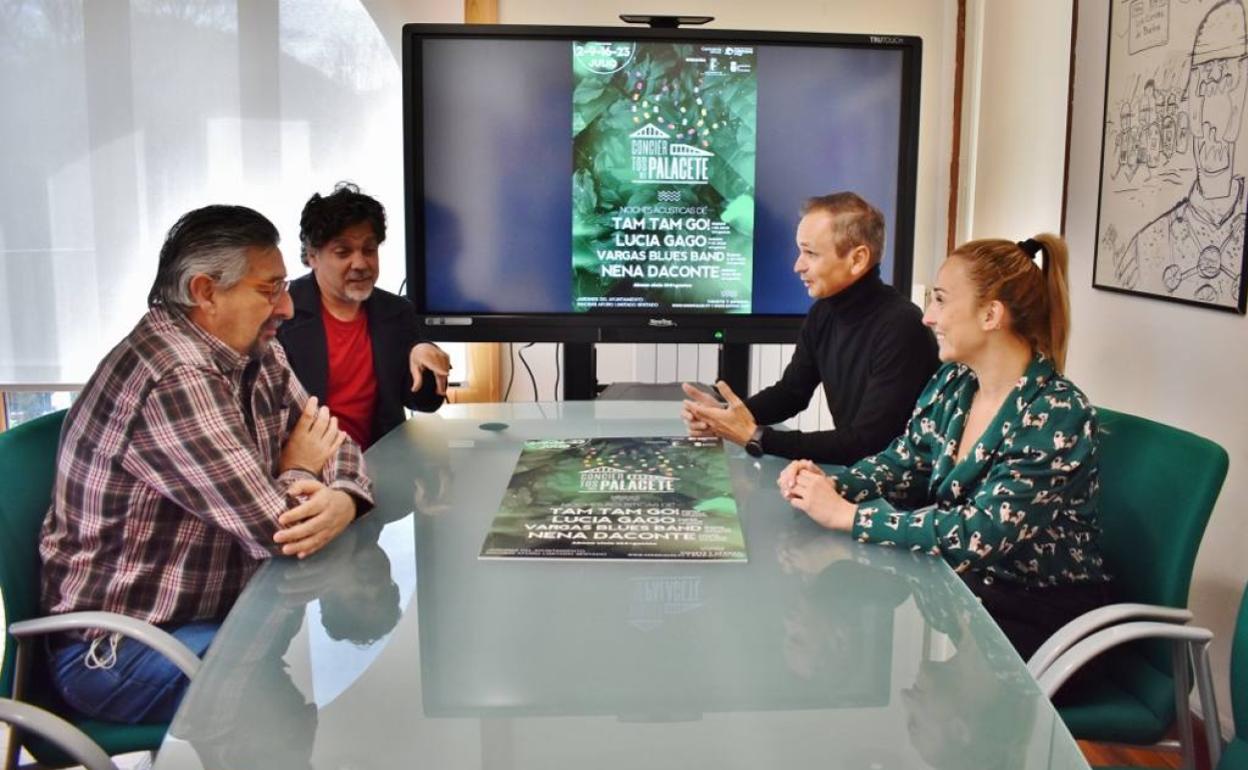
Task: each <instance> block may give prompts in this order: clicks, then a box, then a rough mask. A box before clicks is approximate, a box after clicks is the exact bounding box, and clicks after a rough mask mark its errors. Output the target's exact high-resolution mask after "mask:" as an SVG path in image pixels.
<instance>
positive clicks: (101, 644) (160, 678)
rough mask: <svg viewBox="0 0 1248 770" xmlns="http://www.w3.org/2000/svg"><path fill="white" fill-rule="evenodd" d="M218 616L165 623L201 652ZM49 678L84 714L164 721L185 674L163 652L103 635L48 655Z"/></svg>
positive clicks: (178, 700) (132, 720)
mask: <svg viewBox="0 0 1248 770" xmlns="http://www.w3.org/2000/svg"><path fill="white" fill-rule="evenodd" d="M220 628H221V624H220V622H217V621H198V622H195V623H187V624H186V625H183V626H173V627H170V626H165V627H164V629H165V630H166V631H168V632H169V633H171V634H173V636H174V637H175V638H176V639H177V640H178V641H180V642H182V643H183V644H185V645H186V646H187V647H189V648H190V649H191V652H193V653H195V654H196V655H199V656H200V657H203V654H204V652H205V651H206V650H207V649H208V645H209V644H211V643H212V639H213V637H215V636H216V634H217V630H218V629H220ZM50 663H51V667H52V681H53V683H54V684H55V685H56V689H57V691H58V692H59V693H60V695H61V697H62V698H64V699H65V702H66V703H68V704H69V705H70V706H72V707H74V708H75V709H77V710H78V711H80V712H82V713H83V714H85V715H87V716H89V717H92V718H94V719H102V720H105V721H107V722H125V723H128V724H135V723H138V722H168V721H171V720H172V719H173V713H174V712H175V711H177V709H178V704H179V703H181V702H182V696H183V695H184V694H185V693H186V688H187V685H189V684H190V680H189V679H187V678H186V675H185V674H183V673H182V672H181V671H180V670H179V669H178V667H177V666H175V665H173V663H171V662H170V661H169V659H168V658H166V657H165V656H164V655H161V654H160V653H159V652H156V651H155V650H153V649H152V648H151V647H148V646H147V645H145V644H143V643H142V642H137V641H135V640H133V639H127V638H124V637H122V638H120V639H117V640H116V646H115V647H114V637H105V638H103V639H99V640H97V641H96V642H95V649H94V651H93V650H92V643H91V642H82V641H76V642H72V643H70V644H67V645H65V646H63V647H60V648H59V649H57V650H55V651H54V652H53V654H52V656H51V661H50Z"/></svg>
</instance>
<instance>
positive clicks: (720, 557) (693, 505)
mask: <svg viewBox="0 0 1248 770" xmlns="http://www.w3.org/2000/svg"><path fill="white" fill-rule="evenodd" d="M480 557H481V558H483V559H503V558H525V559H613V560H631V559H651V560H655V559H657V560H672V561H681V560H697V561H727V562H744V561H746V555H745V540H744V538H743V536H742V534H741V521H740V519H738V518H737V503H736V498H735V497H733V494H732V483H731V479H730V477H729V475H728V463H727V460H726V459H725V457H724V448H723V443H722V442H721V441H720V440H719V439H714V438H692V437H686V436H679V437H665V438H570V439H543V440H535V441H526V442H525V444H524V448H523V449H522V450H521V452H520V458H519V459H518V460H517V461H516V469H515V471H514V473H513V474H512V477H511V483H510V484H509V485H508V487H507V492H506V494H505V495H504V496H503V502H502V506H501V510H500V511H499V513H498V515H497V517H495V519H494V523H493V525H492V526H491V527H490V531H489V533H488V534H487V535H486V538H485V543H484V544H483V545H482V547H481V554H480Z"/></svg>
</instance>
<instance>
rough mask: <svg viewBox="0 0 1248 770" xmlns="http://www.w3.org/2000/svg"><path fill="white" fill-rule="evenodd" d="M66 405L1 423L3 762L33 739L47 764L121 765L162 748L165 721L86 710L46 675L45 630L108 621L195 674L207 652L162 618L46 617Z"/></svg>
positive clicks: (12, 760) (96, 769) (92, 768)
mask: <svg viewBox="0 0 1248 770" xmlns="http://www.w3.org/2000/svg"><path fill="white" fill-rule="evenodd" d="M64 419H65V412H63V411H62V412H56V413H54V414H49V415H46V416H44V417H40V418H38V419H36V420H32V421H31V422H28V423H25V424H23V425H19V426H18V427H16V428H13V429H12V430H9V431H6V432H4V433H0V478H2V479H4V480H5V486H4V494H3V495H0V597H2V598H3V601H4V617H5V620H6V622H7V623H8V624H9V625H8V628H7V629H5V637H4V658H3V660H0V721H4V722H6V723H8V724H9V725H10V730H11V731H10V738H9V749H8V751H7V752H6V754H5V757H4V767H5V770H8V769H9V768H11V767H13V766H14V765H15V764H16V760H17V757H18V753H19V751H20V750H21V748H22V747H25V748H26V750H27V751H29V752H30V754H31V755H32V756H34V757H35V759H37V760H38V761H39V763H40V764H41V765H45V766H48V767H64V766H66V765H79V764H80V765H85V766H86V767H87V768H89V770H103V768H112V769H113V770H115V765H114V764H113V763H112V761H111V760H110V759H109V755H116V754H125V753H129V752H132V751H155V750H156V749H157V748H159V746H160V742H161V741H162V740H163V739H164V736H165V732H166V731H167V730H168V725H167V724H139V725H125V724H115V723H110V722H101V721H99V720H94V719H88V718H86V717H83V716H81V715H79V714H75V713H74V712H73V710H72V709H71V708H70V707H69V706H67V705H66V704H64V703H62V702H61V701H60V699H59V698H57V697H56V695H55V691H54V689H53V688H52V687H51V685H50V683H49V681H48V678H47V666H46V661H45V660H44V655H43V648H44V645H43V642H42V639H40V638H39V637H42V636H44V635H46V634H49V633H54V632H58V631H66V630H71V629H82V628H101V629H105V630H107V631H110V632H117V633H121V634H123V635H125V636H128V637H131V638H135V639H138V640H139V641H142V642H144V643H145V644H148V645H149V646H151V647H153V648H154V649H157V650H159V651H160V652H161V653H163V654H164V655H166V656H167V657H168V658H169V659H170V660H171V661H173V662H174V664H175V665H177V666H178V668H179V669H181V670H182V672H183V673H185V674H186V675H187V676H188V677H190V676H193V675H194V673H195V671H196V670H197V669H198V667H199V658H198V657H197V656H196V655H195V654H194V653H193V652H191V651H190V650H189V649H187V647H186V646H185V645H183V644H182V643H181V642H179V641H178V640H177V639H175V638H174V637H173V636H171V635H170V634H168V633H166V632H164V631H162V630H161V629H159V628H156V627H155V626H152V625H149V624H147V623H143V622H140V621H137V620H134V619H133V618H127V617H125V616H123V615H117V614H115V613H111V612H74V613H68V614H65V615H56V616H49V617H39V568H40V560H39V532H40V528H41V527H42V525H43V520H44V517H45V516H46V514H47V512H48V506H49V503H50V501H51V496H52V481H53V478H54V477H55V474H56V450H57V445H58V443H59V440H60V432H61V423H62V422H63V421H64Z"/></svg>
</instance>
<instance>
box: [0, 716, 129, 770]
mask: <svg viewBox="0 0 1248 770" xmlns="http://www.w3.org/2000/svg"><path fill="white" fill-rule="evenodd" d="M0 722H4V723H6V724H9V725H12V726H13V728H14V729H15V730H19V731H21V732H24V733H34V734H36V735H38V736H39V737H41V738H44V739H46V740H49V741H51V742H52V743H54V744H56V746H57V748H59V749H61V750H62V751H64V752H65V753H66V754H69V755H70V756H71V757H73V758H74V761H75V762H79V763H81V764H82V765H83V767H85V768H87V770H117V765H115V764H113V760H111V759H109V757H108V754H105V753H104V750H103V749H101V748H100V747H99V746H98V745H96V743H95V741H93V740H91V739H90V738H88V737H87V736H86V733H84V732H82V731H81V730H79V729H78V728H77V727H74V726H73V725H71V724H70V723H69V722H66V721H65V720H64V719H61V718H60V717H58V716H57V715H55V714H52V713H50V712H47V711H44V710H43V709H41V708H38V707H36V706H32V705H30V704H29V703H20V702H18V701H15V700H9V699H8V698H0ZM9 740H14V738H13V737H11V736H10V738H9Z"/></svg>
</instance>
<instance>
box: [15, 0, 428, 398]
mask: <svg viewBox="0 0 1248 770" xmlns="http://www.w3.org/2000/svg"><path fill="white" fill-rule="evenodd" d="M400 7H401V3H398V2H395V1H394V0H392V1H391V2H385V1H384V0H381V1H379V2H357V1H355V0H317V2H309V1H308V0H280V1H279V0H255V1H248V0H128V1H127V0H0V29H3V30H4V34H3V35H2V36H0V103H2V104H3V105H4V109H5V116H4V118H3V119H2V120H0V303H3V304H4V307H5V312H3V313H0V387H3V386H5V385H10V386H12V385H26V386H30V385H34V384H47V385H55V384H80V383H82V382H84V381H85V379H86V378H87V377H88V376H89V375H90V373H91V371H92V370H93V369H94V367H95V365H96V363H97V362H98V361H99V359H100V358H101V357H102V356H103V354H104V353H105V352H106V351H107V350H108V349H109V348H110V347H112V346H113V345H114V344H116V342H117V341H118V340H119V339H120V338H121V337H122V336H124V335H125V334H126V332H128V331H129V330H130V328H131V327H132V326H133V324H134V323H135V322H136V321H137V320H138V318H139V316H140V315H142V313H143V312H144V310H145V309H146V295H147V290H148V288H149V286H150V285H151V281H152V278H153V276H154V274H155V268H156V261H157V254H158V251H159V249H160V244H161V242H162V241H163V239H164V234H165V232H166V231H167V230H168V228H169V226H170V225H172V224H173V222H174V221H175V220H176V219H177V218H178V217H179V216H180V215H181V214H183V213H185V212H186V211H188V210H190V209H192V208H196V207H198V206H202V205H205V204H208V203H237V204H243V205H247V206H251V207H253V208H255V209H257V210H259V211H260V212H262V213H263V214H265V215H266V216H268V217H269V218H270V219H271V220H273V222H274V223H275V224H276V225H277V227H278V229H279V231H280V232H281V235H282V249H283V252H284V254H285V256H286V266H287V269H288V270H289V272H290V274H291V276H292V277H294V276H297V275H300V274H302V273H303V272H304V271H305V268H304V267H303V266H302V265H301V264H300V263H299V258H298V251H299V248H298V236H299V212H300V210H301V208H302V206H303V202H304V201H305V200H307V198H308V196H309V195H311V194H312V193H313V192H314V191H320V192H322V193H324V192H328V191H329V190H330V189H331V188H332V186H333V184H334V183H335V182H337V181H339V180H344V179H345V180H351V181H354V182H356V183H357V184H359V185H360V187H361V188H362V189H363V190H364V191H365V192H367V193H369V194H371V195H373V196H375V197H377V198H378V199H380V200H381V201H382V203H383V204H384V205H385V206H386V211H387V213H388V215H389V225H390V227H389V232H388V235H389V237H388V238H387V240H386V242H385V244H384V245H383V247H382V267H381V270H382V275H381V281H380V285H381V286H382V287H384V288H387V289H390V290H391V291H395V290H397V289H398V287H399V284H400V283H401V282H402V280H403V277H404V217H403V207H404V204H403V169H402V157H403V145H402V93H401V76H400V71H399V61H400V59H401V53H400V50H399V41H400V28H401V23H402V21H403V19H402V18H401V16H402V14H401V13H400V12H398V9H399V8H400Z"/></svg>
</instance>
